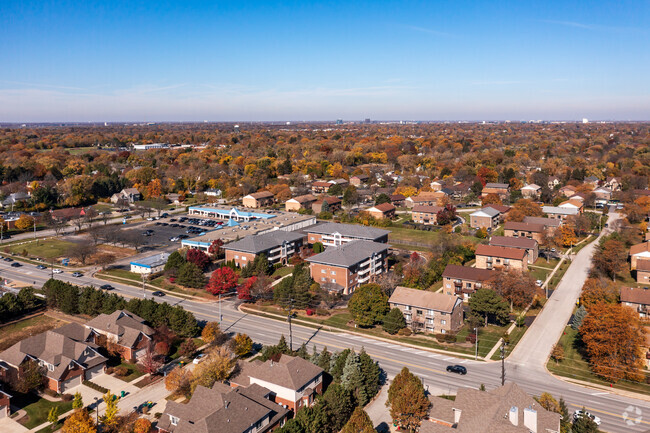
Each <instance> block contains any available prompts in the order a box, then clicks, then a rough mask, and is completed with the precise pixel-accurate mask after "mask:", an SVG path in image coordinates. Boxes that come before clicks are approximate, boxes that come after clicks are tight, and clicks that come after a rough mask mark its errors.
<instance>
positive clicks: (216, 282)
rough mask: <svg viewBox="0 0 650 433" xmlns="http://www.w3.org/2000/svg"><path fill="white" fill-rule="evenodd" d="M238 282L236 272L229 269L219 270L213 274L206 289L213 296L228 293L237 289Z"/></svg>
mask: <svg viewBox="0 0 650 433" xmlns="http://www.w3.org/2000/svg"><path fill="white" fill-rule="evenodd" d="M237 280H238V277H237V274H236V273H235V271H233V270H232V269H230V268H228V267H223V268H219V269H217V270H216V271H214V272H213V273H212V276H210V281H209V282H208V285H207V286H206V288H205V289H206V290H207V291H208V292H210V293H212V294H213V295H218V294H219V293H226V292H227V291H228V290H232V289H234V288H235V287H237Z"/></svg>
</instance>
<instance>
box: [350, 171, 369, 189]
mask: <svg viewBox="0 0 650 433" xmlns="http://www.w3.org/2000/svg"><path fill="white" fill-rule="evenodd" d="M369 179H370V176H368V175H367V174H355V175H354V176H352V177H351V178H350V185H354V186H356V187H359V186H361V185H363V184H366V183H368V180H369Z"/></svg>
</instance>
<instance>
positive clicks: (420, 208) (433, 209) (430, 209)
mask: <svg viewBox="0 0 650 433" xmlns="http://www.w3.org/2000/svg"><path fill="white" fill-rule="evenodd" d="M442 209H443V208H442V207H440V206H429V205H422V204H419V205H416V206H413V212H422V213H434V214H437V213H438V212H440V211H441V210H442Z"/></svg>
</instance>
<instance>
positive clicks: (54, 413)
mask: <svg viewBox="0 0 650 433" xmlns="http://www.w3.org/2000/svg"><path fill="white" fill-rule="evenodd" d="M58 421H59V407H58V406H53V407H52V408H50V411H49V412H48V414H47V422H49V423H50V424H51V427H52V429H54V424H56V423H57V422H58Z"/></svg>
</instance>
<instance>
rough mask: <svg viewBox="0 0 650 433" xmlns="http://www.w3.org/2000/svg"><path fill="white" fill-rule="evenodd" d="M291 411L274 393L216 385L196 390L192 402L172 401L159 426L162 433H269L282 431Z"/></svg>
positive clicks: (251, 387) (168, 403) (258, 386)
mask: <svg viewBox="0 0 650 433" xmlns="http://www.w3.org/2000/svg"><path fill="white" fill-rule="evenodd" d="M288 415H289V410H288V409H286V408H285V407H283V406H281V405H279V404H277V403H275V402H274V401H273V392H272V391H271V390H269V389H267V388H265V387H263V386H260V385H257V384H252V385H250V386H247V387H243V386H242V387H237V388H234V389H233V388H232V387H230V386H228V385H226V384H224V383H221V382H215V384H214V385H213V386H212V388H206V387H204V386H202V385H199V386H197V387H196V390H195V391H194V393H192V397H191V398H190V401H189V402H187V403H177V402H175V401H168V402H167V404H166V405H165V411H164V413H163V414H162V416H161V417H160V419H159V420H158V423H157V425H156V427H157V429H158V432H159V433H267V432H271V431H273V430H276V429H277V428H279V427H282V426H283V425H284V423H285V421H286V420H287V417H288Z"/></svg>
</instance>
